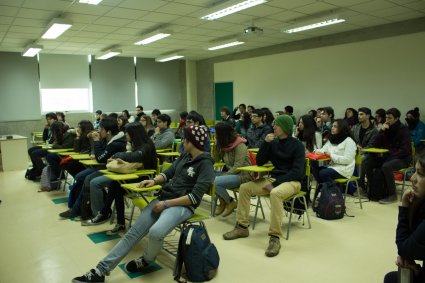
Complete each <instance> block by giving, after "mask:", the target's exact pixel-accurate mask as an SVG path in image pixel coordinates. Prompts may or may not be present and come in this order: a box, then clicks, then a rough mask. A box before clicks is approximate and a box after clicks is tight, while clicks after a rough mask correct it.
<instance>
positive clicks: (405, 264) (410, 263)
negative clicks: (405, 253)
mask: <svg viewBox="0 0 425 283" xmlns="http://www.w3.org/2000/svg"><path fill="white" fill-rule="evenodd" d="M395 264H396V265H397V266H398V267H402V268H409V269H411V270H413V272H414V273H415V276H418V275H419V274H420V272H421V266H420V265H419V264H417V263H416V262H415V261H414V260H411V259H405V258H402V257H401V256H397V259H396V261H395Z"/></svg>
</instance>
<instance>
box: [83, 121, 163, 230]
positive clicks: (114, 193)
mask: <svg viewBox="0 0 425 283" xmlns="http://www.w3.org/2000/svg"><path fill="white" fill-rule="evenodd" d="M125 135H126V138H127V142H128V143H130V145H131V151H128V152H118V153H115V154H114V155H113V156H112V157H111V158H112V159H117V158H120V159H122V160H124V161H127V162H138V163H143V169H156V167H157V155H156V150H155V145H154V144H153V142H152V140H151V139H150V138H149V137H148V136H147V134H146V131H145V129H144V128H143V126H142V125H141V124H140V123H137V122H135V123H130V124H127V125H126V127H125ZM90 189H91V188H90ZM95 189H96V188H95ZM114 200H115V207H116V212H117V224H116V225H115V227H114V228H113V229H112V230H110V231H108V232H106V234H107V235H114V234H116V233H118V232H120V231H124V230H125V218H124V190H123V189H122V188H121V185H120V184H119V183H118V182H111V183H110V184H109V186H108V194H107V197H106V201H105V205H104V206H103V208H102V209H101V210H100V212H99V213H98V214H97V215H96V217H94V218H93V219H91V220H89V223H88V224H91V225H96V224H101V223H103V222H104V221H105V220H107V219H108V218H109V216H110V215H111V214H112V210H111V205H112V202H113V201H114Z"/></svg>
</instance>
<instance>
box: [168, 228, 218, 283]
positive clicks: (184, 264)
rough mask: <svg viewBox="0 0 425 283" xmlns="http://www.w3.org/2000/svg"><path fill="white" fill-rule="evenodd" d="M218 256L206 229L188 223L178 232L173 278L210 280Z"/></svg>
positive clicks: (178, 280)
mask: <svg viewBox="0 0 425 283" xmlns="http://www.w3.org/2000/svg"><path fill="white" fill-rule="evenodd" d="M219 262H220V256H219V255H218V251H217V248H216V247H215V246H214V244H212V243H211V241H210V238H209V236H208V233H207V229H206V228H205V226H204V225H203V224H202V225H194V224H189V225H187V226H185V227H184V228H183V229H182V231H181V234H180V239H179V247H178V251H177V257H176V264H175V267H174V272H173V275H174V280H176V281H177V282H184V281H181V278H182V277H183V278H185V279H187V280H188V281H191V282H204V281H209V280H211V279H212V278H213V277H214V276H215V275H216V274H217V269H218V265H219Z"/></svg>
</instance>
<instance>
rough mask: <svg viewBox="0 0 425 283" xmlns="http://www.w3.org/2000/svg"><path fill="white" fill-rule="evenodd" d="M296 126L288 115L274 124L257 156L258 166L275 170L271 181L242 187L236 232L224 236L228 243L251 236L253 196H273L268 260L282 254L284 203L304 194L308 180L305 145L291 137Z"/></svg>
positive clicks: (261, 180)
mask: <svg viewBox="0 0 425 283" xmlns="http://www.w3.org/2000/svg"><path fill="white" fill-rule="evenodd" d="M293 126H294V123H293V121H292V118H291V117H289V116H288V115H280V116H279V117H276V119H275V120H274V122H273V133H270V134H268V135H267V136H266V138H265V141H264V143H263V144H262V145H261V147H260V150H259V151H258V154H257V165H259V166H262V165H264V164H266V163H267V162H269V161H270V162H271V163H272V164H273V166H274V168H273V170H272V171H271V172H270V177H263V178H261V179H259V180H255V181H250V182H247V183H243V184H242V185H241V186H240V187H239V203H238V209H237V213H236V225H235V228H234V229H233V230H231V231H230V232H227V233H225V234H223V238H224V239H225V240H234V239H238V238H244V237H248V236H249V230H248V226H249V210H250V204H251V196H262V195H270V204H271V208H270V227H269V232H268V235H269V236H270V239H269V245H268V247H267V249H266V252H265V254H266V256H268V257H273V256H276V255H278V254H279V251H280V238H281V237H282V221H283V219H282V218H283V205H282V203H283V200H285V199H287V198H289V197H291V196H292V195H294V194H296V193H298V192H299V191H300V190H301V181H302V179H303V178H304V177H305V156H304V145H303V143H302V142H301V141H299V140H298V139H296V138H294V137H292V128H293Z"/></svg>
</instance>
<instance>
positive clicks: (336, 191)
mask: <svg viewBox="0 0 425 283" xmlns="http://www.w3.org/2000/svg"><path fill="white" fill-rule="evenodd" d="M313 203H314V206H313V211H314V212H316V215H317V217H320V218H323V219H326V220H334V219H341V218H343V217H344V214H345V202H344V197H343V195H342V193H341V189H340V188H339V187H338V185H337V184H336V183H335V182H334V181H330V182H326V183H321V184H319V186H318V188H317V189H316V193H315V196H314V201H313Z"/></svg>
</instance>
